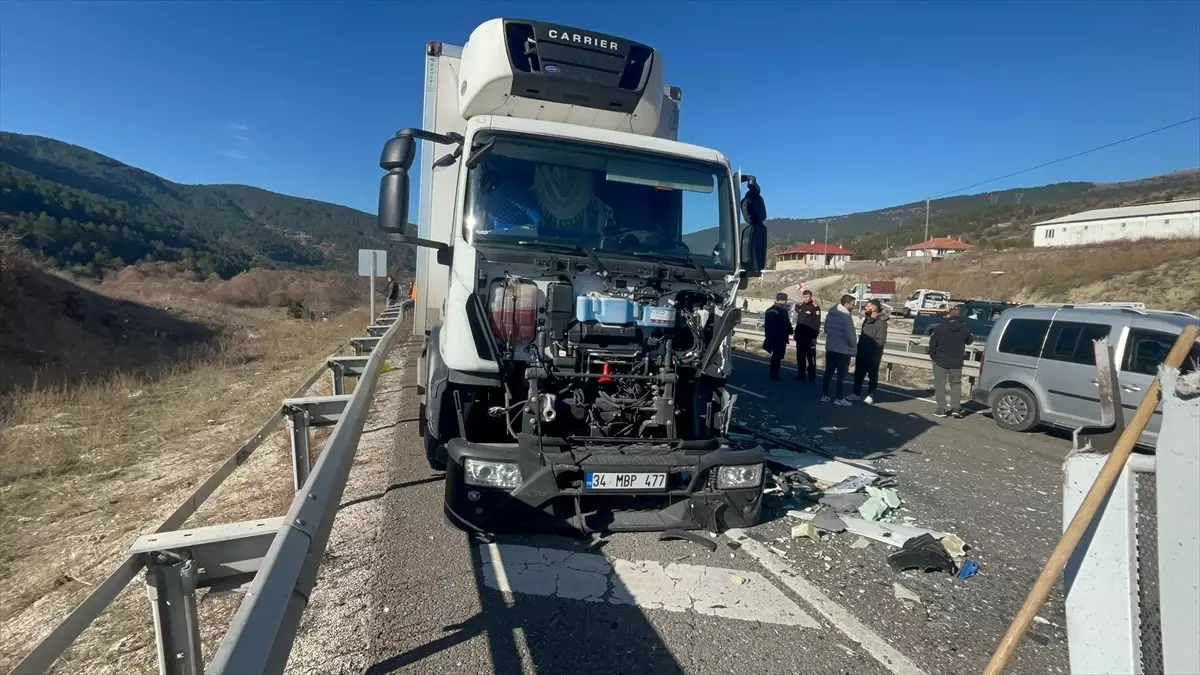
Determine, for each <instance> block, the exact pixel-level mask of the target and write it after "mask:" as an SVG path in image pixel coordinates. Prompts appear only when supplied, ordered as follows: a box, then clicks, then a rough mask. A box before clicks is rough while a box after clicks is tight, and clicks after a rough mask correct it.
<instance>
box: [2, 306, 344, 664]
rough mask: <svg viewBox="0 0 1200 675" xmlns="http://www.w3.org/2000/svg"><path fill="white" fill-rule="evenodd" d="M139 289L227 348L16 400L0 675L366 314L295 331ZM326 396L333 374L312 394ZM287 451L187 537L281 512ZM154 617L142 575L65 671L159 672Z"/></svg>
mask: <svg viewBox="0 0 1200 675" xmlns="http://www.w3.org/2000/svg"><path fill="white" fill-rule="evenodd" d="M138 293H139V295H140V296H141V297H140V298H139V299H140V300H141V301H142V302H144V303H146V304H148V305H149V306H151V307H158V308H162V307H165V306H169V307H170V308H171V311H172V312H173V313H175V314H178V315H180V316H181V317H183V318H184V319H185V320H187V321H189V322H192V323H195V324H197V325H204V326H208V327H210V329H211V330H212V331H213V332H214V334H216V335H218V336H219V337H218V338H217V339H218V342H219V347H218V348H216V349H213V350H210V351H207V352H204V353H202V354H199V355H196V356H194V357H193V358H191V359H188V360H184V361H181V362H179V363H175V364H170V365H169V366H168V367H165V368H162V369H160V370H159V371H158V372H156V373H144V372H141V373H128V372H117V373H115V374H112V375H109V376H107V377H105V378H103V379H98V380H88V381H85V382H84V383H82V384H78V385H63V386H56V387H48V388H44V389H34V390H32V391H23V392H19V393H17V394H16V395H14V396H12V397H10V399H9V401H8V410H9V412H8V413H7V415H6V417H5V419H4V420H2V423H0V513H2V514H3V517H0V671H2V672H7V671H8V670H9V669H10V668H11V667H12V666H13V665H14V664H15V663H16V659H18V658H19V657H20V656H21V655H23V654H24V653H25V652H27V651H28V650H29V649H30V648H31V647H32V646H33V645H34V644H36V641H37V640H38V639H40V638H41V637H42V636H43V635H44V634H45V633H46V632H47V631H48V630H49V629H50V628H52V627H53V626H54V625H56V624H57V623H58V621H60V620H61V618H62V617H63V616H64V615H65V614H66V613H67V612H68V611H70V610H71V609H72V608H73V607H74V606H75V605H76V604H77V603H78V602H79V601H80V600H82V599H83V598H84V597H86V595H87V594H88V593H90V592H91V591H92V590H93V589H94V586H95V585H96V584H97V583H99V582H100V581H102V580H103V579H105V578H106V577H107V576H108V574H109V573H110V572H111V571H112V570H113V569H114V568H115V567H116V566H117V565H118V564H119V563H120V561H121V560H122V559H123V558H124V553H125V551H126V550H127V549H128V547H129V545H130V544H131V543H132V542H133V541H134V539H136V538H137V536H139V535H140V534H143V533H145V532H149V531H152V530H153V529H154V528H155V527H156V526H157V525H158V524H159V522H161V521H162V519H163V518H165V517H166V515H167V514H169V513H170V512H171V511H172V510H174V509H175V508H176V507H177V506H178V505H179V503H180V502H181V501H182V500H183V498H184V497H185V496H186V495H188V494H190V493H191V491H192V490H194V489H195V487H196V486H197V485H198V484H199V483H200V482H201V481H202V480H203V479H204V478H206V477H207V476H208V475H209V474H210V473H211V472H212V470H213V469H214V468H215V467H216V466H217V465H219V464H220V462H221V461H223V460H224V459H225V458H226V457H227V456H228V455H229V454H230V453H232V452H233V451H234V450H235V449H236V448H237V447H238V446H239V445H240V444H241V443H242V442H244V441H245V440H246V439H247V438H248V437H249V436H251V435H252V434H253V433H254V432H255V431H257V429H258V427H259V426H261V424H262V423H263V421H264V420H266V419H267V418H268V417H269V416H270V415H271V413H272V412H273V411H274V409H275V407H276V406H278V405H279V402H280V401H281V400H282V399H283V398H285V397H287V396H289V395H291V394H292V393H293V392H294V391H295V390H296V388H297V386H299V385H300V384H301V383H302V382H303V381H304V380H306V379H307V378H308V377H309V376H310V375H311V374H312V373H313V372H314V371H315V370H316V369H317V368H318V366H319V365H321V364H322V363H323V361H324V357H325V356H326V355H328V354H331V353H333V352H334V351H335V350H336V349H337V348H338V347H339V346H340V345H342V344H345V342H346V341H347V340H348V339H349V338H350V337H353V336H355V335H357V334H359V333H360V332H361V330H362V327H363V326H365V325H366V323H367V319H368V317H367V312H366V311H363V310H356V311H351V312H348V313H344V314H341V315H338V316H335V317H333V318H330V319H328V320H326V321H309V320H306V319H301V320H297V319H292V318H289V316H288V315H287V313H286V311H285V310H284V309H282V308H256V307H230V306H228V305H227V304H222V303H219V302H217V301H215V300H213V299H211V298H207V297H203V296H201V297H187V298H185V297H180V296H179V295H178V294H174V295H173V296H172V295H171V294H169V293H163V294H161V295H160V294H159V293H157V292H155V291H153V290H149V289H146V288H142V289H140V290H139V291H138ZM328 387H329V384H328V379H327V378H322V379H321V380H319V381H318V385H317V386H316V388H315V389H314V390H313V391H314V392H318V393H319V392H323V391H324V390H326V389H327V388H328ZM326 393H327V392H326ZM284 428H285V427H284V425H280V430H282V429H284ZM320 438H321V437H320V436H317V435H314V441H316V442H314V447H315V448H317V449H318V450H319V447H320V444H319V440H320ZM287 448H288V438H287V435H286V433H284V432H282V431H277V432H276V433H275V435H274V436H273V437H272V438H270V439H268V440H267V441H266V442H265V443H263V445H262V446H260V447H259V448H258V449H257V450H256V451H255V454H254V455H252V457H251V459H250V461H249V462H248V464H247V465H245V466H243V467H241V468H240V469H239V470H238V471H236V472H235V473H234V477H231V478H230V479H229V481H227V484H226V485H225V486H223V487H222V488H221V489H220V490H218V492H217V493H216V494H215V495H213V497H211V498H210V500H209V502H208V503H207V504H206V505H205V506H204V507H202V509H201V511H200V512H199V513H197V514H196V515H195V516H193V519H192V520H191V521H189V523H188V525H187V526H193V525H194V524H196V523H202V524H206V523H210V522H231V521H234V520H239V519H249V518H263V517H268V516H272V515H281V514H282V513H283V512H284V510H285V509H286V505H287V503H288V502H289V501H290V492H291V485H290V482H291V478H290V460H289V459H288V450H287ZM281 465H282V468H281ZM149 617H150V614H149V605H148V603H147V601H146V595H145V590H144V585H143V583H142V582H141V581H140V577H139V579H138V580H135V581H134V582H133V583H132V584H130V585H129V587H128V588H127V589H126V590H125V592H124V593H123V594H122V596H121V597H120V598H119V599H118V601H117V602H116V603H115V604H114V605H113V607H112V608H110V610H109V611H108V612H106V613H105V614H104V615H102V616H101V618H100V619H99V620H98V621H97V622H96V624H95V625H94V626H93V628H91V629H89V630H88V631H87V632H86V633H85V634H84V635H83V636H82V637H81V638H80V640H79V641H78V642H77V643H76V646H75V647H74V648H73V649H72V650H71V651H70V652H68V654H67V656H66V657H65V658H64V659H63V660H61V661H60V663H59V664H58V665H57V666H56V669H55V672H113V673H118V672H119V673H127V672H137V671H139V670H142V668H141V667H140V666H135V665H134V663H135V662H136V663H142V662H144V664H145V670H146V672H152V671H154V670H155V669H156V668H155V665H154V656H153V655H154V649H153V645H154V633H153V628H152V626H151V624H150V623H149ZM206 630H207V627H206ZM219 630H220V631H223V630H224V625H223V624H222V625H220V626H219ZM101 664H104V665H103V667H102V666H101Z"/></svg>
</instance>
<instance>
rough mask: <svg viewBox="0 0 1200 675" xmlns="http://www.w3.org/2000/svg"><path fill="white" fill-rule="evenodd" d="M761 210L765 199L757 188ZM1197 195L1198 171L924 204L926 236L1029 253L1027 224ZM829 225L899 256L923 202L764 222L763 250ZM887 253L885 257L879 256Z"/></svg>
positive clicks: (859, 245) (871, 254)
mask: <svg viewBox="0 0 1200 675" xmlns="http://www.w3.org/2000/svg"><path fill="white" fill-rule="evenodd" d="M764 195H765V196H766V198H767V206H768V208H769V207H770V201H771V198H770V194H769V192H768V191H767V190H766V189H764ZM1196 196H1200V169H1189V170H1185V171H1175V172H1172V173H1168V174H1164V175H1161V176H1154V177H1151V178H1145V179H1141V180H1135V181H1126V182H1120V183H1090V182H1070V183H1055V184H1052V185H1043V186H1040V187H1029V188H1014V189H1011V190H1001V191H997V192H984V193H980V194H974V195H963V196H958V197H945V198H943V199H935V200H933V201H932V202H930V218H929V235H930V236H954V237H961V238H964V239H966V240H967V241H969V242H971V243H972V244H976V245H981V246H984V247H988V248H997V247H1010V246H1031V245H1032V239H1031V235H1030V227H1031V226H1032V225H1033V223H1036V222H1040V221H1043V220H1049V219H1051V218H1057V217H1059V216H1065V215H1068V214H1071V213H1076V212H1079V211H1086V210H1088V209H1096V208H1105V207H1109V206H1122V205H1126V204H1136V203H1145V202H1155V201H1166V200H1169V199H1180V198H1184V197H1196ZM826 222H828V224H829V243H831V244H837V245H838V246H843V247H845V248H848V249H849V250H851V251H853V252H854V257H855V258H857V259H864V258H865V259H871V258H882V257H887V256H888V255H899V250H900V249H903V248H904V247H905V246H908V245H909V244H914V243H917V242H920V241H923V240H924V238H925V202H923V201H921V202H912V203H909V204H904V205H901V206H893V207H889V208H886V209H878V210H875V211H865V212H862V213H851V214H847V215H841V216H831V217H829V218H804V219H797V218H774V219H770V220H768V221H767V228H768V236H769V240H768V243H769V246H770V248H771V249H772V250H780V249H783V248H786V247H788V246H791V245H794V244H799V243H807V242H808V241H810V240H816V241H821V240H823V239H824V237H825V225H826ZM715 237H716V230H701V231H699V232H693V233H691V234H688V235H686V236H685V237H684V238H685V239H686V240H687V241H688V244H689V245H690V246H691V247H692V249H693V250H707V248H706V247H711V245H712V244H714V243H715V242H716V239H715ZM888 248H890V249H891V251H886V250H885V249H888Z"/></svg>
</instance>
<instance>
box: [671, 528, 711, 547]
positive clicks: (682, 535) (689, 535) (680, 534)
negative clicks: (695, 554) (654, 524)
mask: <svg viewBox="0 0 1200 675" xmlns="http://www.w3.org/2000/svg"><path fill="white" fill-rule="evenodd" d="M678 539H686V540H687V541H690V542H693V543H696V544H700V545H701V546H703V547H704V548H706V549H708V550H710V551H715V550H717V542H715V541H713V540H712V539H709V538H708V537H706V536H704V535H702V534H696V533H695V532H688V531H686V530H667V531H666V532H663V533H662V535H660V536H659V538H658V540H659V541H675V540H678Z"/></svg>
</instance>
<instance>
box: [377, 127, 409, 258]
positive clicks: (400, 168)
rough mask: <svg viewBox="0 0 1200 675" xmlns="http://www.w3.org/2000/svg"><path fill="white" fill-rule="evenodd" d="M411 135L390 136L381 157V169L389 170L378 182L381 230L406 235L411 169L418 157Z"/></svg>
mask: <svg viewBox="0 0 1200 675" xmlns="http://www.w3.org/2000/svg"><path fill="white" fill-rule="evenodd" d="M416 155H417V152H416V142H415V141H414V140H413V138H412V137H411V136H395V137H394V138H389V139H388V142H387V143H385V144H384V146H383V154H382V155H381V156H380V157H379V168H381V169H383V170H385V171H387V173H386V174H384V176H383V178H382V179H381V180H380V181H379V229H381V230H383V231H384V232H390V233H392V234H400V235H403V234H406V231H407V229H408V189H409V178H408V170H409V169H410V168H412V164H413V159H415V158H416Z"/></svg>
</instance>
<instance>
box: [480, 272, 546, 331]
mask: <svg viewBox="0 0 1200 675" xmlns="http://www.w3.org/2000/svg"><path fill="white" fill-rule="evenodd" d="M537 309H538V308H537V285H536V284H534V283H533V282H531V281H515V280H511V279H510V280H507V281H504V282H501V283H498V284H495V285H494V286H492V297H491V301H490V303H489V306H488V312H489V315H490V321H491V325H492V334H493V335H495V336H496V339H497V340H499V341H501V342H504V343H506V344H509V345H517V344H520V343H522V342H529V341H530V340H532V339H533V337H534V334H535V331H536V329H537Z"/></svg>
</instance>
